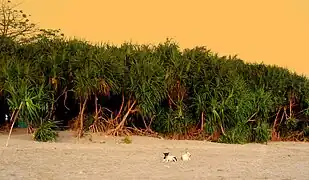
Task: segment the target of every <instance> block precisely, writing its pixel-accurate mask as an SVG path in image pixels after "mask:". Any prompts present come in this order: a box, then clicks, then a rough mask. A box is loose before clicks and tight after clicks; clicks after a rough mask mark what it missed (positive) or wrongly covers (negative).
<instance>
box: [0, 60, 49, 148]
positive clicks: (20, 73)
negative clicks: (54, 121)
mask: <svg viewBox="0 0 309 180" xmlns="http://www.w3.org/2000/svg"><path fill="white" fill-rule="evenodd" d="M32 67H34V66H33V65H32V64H31V63H29V62H26V61H21V60H17V59H14V58H11V59H9V60H8V61H6V64H5V66H3V68H2V73H3V74H4V92H5V93H6V96H7V100H8V104H9V108H10V110H11V111H12V115H11V120H10V122H12V125H11V130H10V134H11V132H12V128H13V126H14V123H15V121H16V120H17V119H18V118H20V119H21V120H23V121H25V122H26V124H27V125H28V130H31V127H32V126H38V125H39V123H40V121H41V120H42V117H43V118H44V115H46V114H47V113H48V111H49V105H50V104H49V102H50V101H49V95H48V92H46V91H45V85H44V80H42V79H41V78H40V77H39V76H37V74H36V69H35V68H32ZM42 82H43V83H42ZM19 115H21V116H19ZM9 137H10V135H9ZM8 140H9V138H8ZM7 145H8V142H7Z"/></svg>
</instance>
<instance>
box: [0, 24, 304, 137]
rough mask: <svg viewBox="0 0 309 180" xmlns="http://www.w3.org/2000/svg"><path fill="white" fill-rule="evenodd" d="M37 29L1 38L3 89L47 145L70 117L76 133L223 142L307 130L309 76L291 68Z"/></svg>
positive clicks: (0, 81) (12, 108) (301, 134)
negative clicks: (23, 37)
mask: <svg viewBox="0 0 309 180" xmlns="http://www.w3.org/2000/svg"><path fill="white" fill-rule="evenodd" d="M40 32H41V33H39V34H37V35H36V36H33V37H31V39H28V41H22V42H21V41H19V40H18V39H16V38H12V37H9V36H7V35H5V34H3V35H2V36H1V38H0V41H1V42H0V64H1V65H0V67H1V69H0V91H1V96H2V98H5V99H7V102H8V105H9V108H10V113H11V116H12V117H14V118H15V119H16V120H17V121H19V122H25V123H26V124H27V126H28V127H41V129H39V130H40V131H37V132H36V137H37V138H38V139H41V140H42V141H45V140H48V138H46V137H44V136H43V135H40V133H42V132H44V128H43V126H48V128H47V130H46V131H47V132H48V133H52V131H51V129H52V126H51V125H50V124H48V123H50V122H53V121H60V122H62V125H66V123H67V120H70V119H72V120H73V122H74V123H73V126H72V127H73V128H74V129H76V130H77V132H78V135H79V136H82V135H83V132H85V131H91V132H106V133H108V134H113V135H118V134H128V133H142V134H147V133H153V132H157V133H160V134H164V135H168V136H174V137H175V136H178V137H179V138H207V139H210V140H214V141H218V142H226V143H246V142H265V141H268V140H270V139H271V138H272V139H273V140H277V139H293V140H295V139H297V140H304V138H305V137H306V136H308V133H309V128H308V120H307V119H308V105H309V101H308V100H309V84H308V83H309V80H308V79H307V78H306V77H304V76H300V75H297V74H295V73H291V72H289V71H288V70H287V69H284V68H280V67H277V66H268V65H264V64H248V63H244V62H243V61H242V60H240V59H238V58H237V57H231V56H228V57H226V56H223V57H221V56H218V55H217V54H216V53H213V52H212V51H211V50H209V49H206V48H204V47H196V48H193V49H185V50H183V51H181V50H180V48H179V47H178V45H177V44H176V43H174V42H172V41H169V40H167V41H166V42H164V43H161V44H159V45H156V46H150V45H136V44H130V43H124V44H122V45H121V46H113V45H109V44H102V45H92V44H90V43H87V42H85V41H80V40H76V39H74V40H67V39H64V38H63V37H62V36H60V35H57V33H58V31H50V30H49V31H47V30H41V31H40ZM14 118H13V119H14ZM44 122H48V123H47V124H46V123H44ZM42 124H43V125H42ZM49 125H50V126H49ZM42 128H43V129H42ZM52 135H53V136H52V137H56V135H55V134H53V133H52ZM54 135H55V136H54Z"/></svg>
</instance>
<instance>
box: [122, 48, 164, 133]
mask: <svg viewBox="0 0 309 180" xmlns="http://www.w3.org/2000/svg"><path fill="white" fill-rule="evenodd" d="M127 46H128V47H127V48H128V50H129V51H130V53H129V55H128V56H127V57H126V64H127V67H128V69H127V71H126V73H125V78H124V80H125V82H124V84H125V94H126V97H129V99H128V103H127V109H128V111H127V113H126V114H125V116H124V118H123V119H122V124H124V123H125V118H127V116H128V115H129V113H130V112H131V113H134V112H138V113H139V114H140V115H141V117H142V119H143V123H144V125H145V129H146V131H148V132H149V131H151V124H152V122H153V120H154V118H155V116H156V115H157V114H156V108H157V107H158V106H160V104H161V103H162V101H163V100H164V99H165V98H166V97H167V86H166V84H165V70H164V68H162V66H163V62H162V61H161V60H160V57H158V56H157V54H156V53H155V49H154V48H153V47H150V46H138V45H127Z"/></svg>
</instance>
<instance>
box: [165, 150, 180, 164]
mask: <svg viewBox="0 0 309 180" xmlns="http://www.w3.org/2000/svg"><path fill="white" fill-rule="evenodd" d="M163 154H164V157H163V162H176V161H177V157H176V156H171V155H169V154H170V153H169V152H167V153H163Z"/></svg>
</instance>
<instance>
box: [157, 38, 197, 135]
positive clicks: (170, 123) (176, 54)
mask: <svg viewBox="0 0 309 180" xmlns="http://www.w3.org/2000/svg"><path fill="white" fill-rule="evenodd" d="M155 54H156V55H157V57H158V58H159V59H160V61H161V62H162V67H163V68H164V71H165V84H166V87H167V99H168V104H169V109H168V110H167V111H166V110H161V113H160V114H161V116H162V117H161V118H160V119H162V123H161V125H158V126H160V129H164V132H167V133H171V132H178V133H180V134H187V131H188V128H189V127H190V126H191V125H192V120H193V119H192V118H191V117H190V116H189V113H188V112H189V106H188V95H189V73H190V71H191V62H190V61H188V59H184V58H183V57H182V52H181V51H180V50H179V47H178V45H177V44H176V43H173V42H171V41H169V40H167V41H166V42H165V43H163V44H159V45H158V46H157V47H156V51H155ZM163 119H165V120H163Z"/></svg>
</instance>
